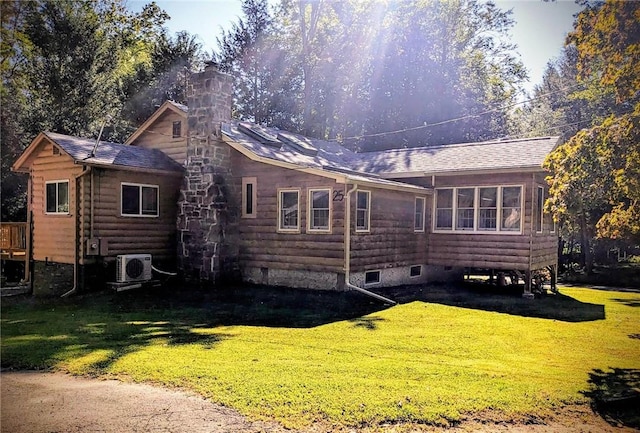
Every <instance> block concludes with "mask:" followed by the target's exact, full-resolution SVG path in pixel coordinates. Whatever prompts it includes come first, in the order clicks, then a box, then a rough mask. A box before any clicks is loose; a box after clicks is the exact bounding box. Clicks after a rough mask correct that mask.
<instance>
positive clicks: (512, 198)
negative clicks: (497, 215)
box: [500, 186, 522, 232]
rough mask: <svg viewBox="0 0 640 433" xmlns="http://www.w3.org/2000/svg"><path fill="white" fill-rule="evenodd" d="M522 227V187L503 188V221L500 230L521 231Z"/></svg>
mask: <svg viewBox="0 0 640 433" xmlns="http://www.w3.org/2000/svg"><path fill="white" fill-rule="evenodd" d="M521 227H522V188H521V187H519V186H505V187H503V188H502V223H501V224H500V230H502V231H512V232H519V231H520V229H521Z"/></svg>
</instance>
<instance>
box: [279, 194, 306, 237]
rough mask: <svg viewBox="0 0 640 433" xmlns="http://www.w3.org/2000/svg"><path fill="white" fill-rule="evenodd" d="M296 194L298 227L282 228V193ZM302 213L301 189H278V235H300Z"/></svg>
mask: <svg viewBox="0 0 640 433" xmlns="http://www.w3.org/2000/svg"><path fill="white" fill-rule="evenodd" d="M284 192H295V193H297V194H298V225H297V226H296V227H291V228H290V227H286V228H282V193H284ZM301 219H302V212H301V211H300V188H278V223H277V224H278V226H277V232H278V233H300V220H301Z"/></svg>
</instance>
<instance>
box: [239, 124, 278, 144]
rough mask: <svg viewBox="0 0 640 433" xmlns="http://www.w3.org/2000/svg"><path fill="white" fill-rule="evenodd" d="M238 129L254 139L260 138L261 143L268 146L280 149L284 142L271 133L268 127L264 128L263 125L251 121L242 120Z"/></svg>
mask: <svg viewBox="0 0 640 433" xmlns="http://www.w3.org/2000/svg"><path fill="white" fill-rule="evenodd" d="M238 130H240V132H242V133H243V134H246V135H248V136H249V137H251V138H253V139H254V140H258V141H259V142H260V143H262V144H264V145H266V146H270V147H275V148H278V149H280V146H282V143H281V142H279V141H278V137H277V136H275V135H273V134H271V133H270V132H269V131H268V130H267V129H266V128H263V127H262V126H258V125H254V124H252V123H249V122H240V123H239V124H238Z"/></svg>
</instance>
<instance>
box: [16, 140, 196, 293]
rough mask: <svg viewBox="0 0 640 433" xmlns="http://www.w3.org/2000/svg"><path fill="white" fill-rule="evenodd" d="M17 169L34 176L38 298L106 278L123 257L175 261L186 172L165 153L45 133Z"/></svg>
mask: <svg viewBox="0 0 640 433" xmlns="http://www.w3.org/2000/svg"><path fill="white" fill-rule="evenodd" d="M13 169H14V170H15V171H20V172H24V173H29V185H28V190H27V191H28V197H27V202H28V210H29V219H30V221H29V226H30V227H32V235H31V242H32V253H31V254H32V260H33V288H34V293H36V294H39V295H47V294H60V293H68V292H70V291H75V290H76V289H82V288H83V287H84V286H85V285H90V284H92V282H93V283H95V282H96V281H100V280H101V279H102V281H105V280H104V278H105V272H104V270H103V268H104V267H105V266H107V267H108V266H109V265H113V261H110V260H109V258H111V257H114V258H115V257H116V256H117V255H121V254H131V253H150V254H152V255H153V258H154V260H157V261H159V262H160V263H162V262H163V261H167V262H173V261H174V260H175V249H176V247H175V245H176V242H175V220H176V206H175V203H176V200H177V198H178V193H179V190H180V185H181V184H182V177H183V172H184V168H183V167H182V165H180V164H178V163H176V162H175V161H174V160H173V159H171V158H169V157H168V156H167V155H165V154H164V153H163V152H161V151H159V150H154V149H144V148H141V147H140V148H139V147H134V146H126V145H123V144H117V143H109V142H105V141H101V142H99V143H96V141H95V140H87V139H82V138H77V137H71V136H68V135H62V134H56V133H52V132H43V133H41V134H39V135H38V136H37V137H36V138H35V139H34V140H33V141H32V142H31V144H30V145H29V146H28V147H27V149H26V150H25V151H24V152H23V154H22V155H21V156H20V157H19V158H18V160H17V161H16V162H15V163H14V165H13ZM113 274H115V271H114V272H113Z"/></svg>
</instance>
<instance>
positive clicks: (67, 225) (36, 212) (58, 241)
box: [31, 140, 83, 264]
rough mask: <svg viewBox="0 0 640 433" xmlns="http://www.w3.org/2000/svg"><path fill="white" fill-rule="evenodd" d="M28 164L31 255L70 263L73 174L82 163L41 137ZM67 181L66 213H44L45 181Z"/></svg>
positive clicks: (72, 256) (71, 250)
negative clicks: (29, 171)
mask: <svg viewBox="0 0 640 433" xmlns="http://www.w3.org/2000/svg"><path fill="white" fill-rule="evenodd" d="M32 161H33V163H32V165H31V178H32V182H31V185H32V191H31V201H32V202H31V210H32V211H33V235H32V242H33V259H34V260H37V261H45V260H48V261H52V262H57V263H65V264H73V262H74V255H75V245H74V240H75V230H76V220H75V219H76V218H78V217H79V215H78V214H77V212H76V210H75V203H76V197H77V195H76V182H75V176H77V175H79V174H80V173H82V170H83V167H82V166H81V165H77V164H74V162H73V160H72V159H71V158H70V157H69V156H67V155H65V154H64V153H61V152H57V154H54V145H53V144H52V143H51V142H50V141H48V140H43V141H42V144H41V145H40V147H39V149H38V150H36V151H35V152H34V156H33V159H32ZM55 180H68V181H69V214H68V215H66V214H60V215H51V214H47V213H46V191H45V184H46V182H48V181H55Z"/></svg>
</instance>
